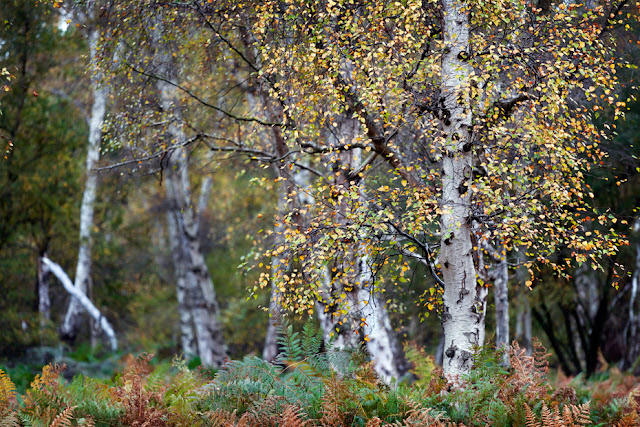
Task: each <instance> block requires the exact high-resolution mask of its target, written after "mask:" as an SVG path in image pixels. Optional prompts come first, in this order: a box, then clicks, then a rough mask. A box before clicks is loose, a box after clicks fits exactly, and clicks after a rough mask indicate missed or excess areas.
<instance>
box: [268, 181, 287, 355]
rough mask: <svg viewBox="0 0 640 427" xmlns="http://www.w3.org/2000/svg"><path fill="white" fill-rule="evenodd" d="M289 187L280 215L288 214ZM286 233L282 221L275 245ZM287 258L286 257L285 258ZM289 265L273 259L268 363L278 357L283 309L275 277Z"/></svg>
mask: <svg viewBox="0 0 640 427" xmlns="http://www.w3.org/2000/svg"><path fill="white" fill-rule="evenodd" d="M287 195H288V192H287V186H286V185H285V184H283V185H281V186H280V194H279V195H278V212H279V213H280V215H281V216H282V215H285V214H286V212H285V211H286V209H287V206H288V203H287ZM283 232H284V226H283V224H282V221H279V222H278V225H277V226H276V227H275V230H274V236H275V239H276V242H274V244H275V245H278V244H279V243H281V239H282V233H283ZM283 258H286V256H283ZM286 267H287V264H286V261H285V262H283V260H281V259H280V257H278V256H273V257H271V274H272V279H271V293H270V296H269V323H268V325H267V333H266V336H265V339H264V349H263V350H262V358H263V359H264V360H266V361H267V362H273V361H274V360H275V359H276V357H277V356H278V329H277V327H276V322H278V321H279V320H280V318H281V314H282V309H281V304H280V300H281V297H280V295H281V294H280V290H279V289H278V286H277V284H276V280H274V277H278V276H280V275H282V274H284V273H285V270H286Z"/></svg>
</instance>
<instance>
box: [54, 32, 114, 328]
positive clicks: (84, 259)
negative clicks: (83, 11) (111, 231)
mask: <svg viewBox="0 0 640 427" xmlns="http://www.w3.org/2000/svg"><path fill="white" fill-rule="evenodd" d="M99 39H100V29H99V27H96V28H94V29H92V30H91V32H90V33H89V54H90V57H91V61H92V67H91V68H92V72H93V76H92V79H91V82H92V88H93V105H92V108H91V117H90V120H89V146H88V149H87V161H86V170H87V179H86V182H85V189H84V194H83V196H82V205H81V207H80V247H79V251H78V263H77V266H76V276H75V286H76V287H77V288H78V289H79V290H80V291H81V292H82V293H84V294H86V293H87V290H88V289H89V285H90V280H91V247H92V238H91V229H92V228H93V212H94V206H95V200H96V191H97V188H98V173H97V172H96V171H95V170H94V166H95V164H96V162H97V161H98V160H99V159H100V141H101V138H102V124H103V122H104V116H105V110H106V103H107V96H108V88H107V87H105V86H104V85H103V78H102V75H101V73H99V71H98V67H97V64H96V61H97V57H98V52H97V50H98V41H99ZM81 313H82V307H81V305H80V304H79V302H78V300H77V299H75V298H71V300H70V302H69V308H68V309H67V313H66V315H65V318H64V321H63V323H62V326H61V328H60V334H61V336H62V337H63V338H64V339H67V340H74V339H75V337H76V334H77V330H78V327H79V323H80V315H81Z"/></svg>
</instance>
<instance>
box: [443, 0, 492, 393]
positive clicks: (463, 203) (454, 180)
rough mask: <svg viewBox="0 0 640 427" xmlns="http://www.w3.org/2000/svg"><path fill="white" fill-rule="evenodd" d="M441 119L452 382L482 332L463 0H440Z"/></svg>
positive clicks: (465, 367) (465, 368)
mask: <svg viewBox="0 0 640 427" xmlns="http://www.w3.org/2000/svg"><path fill="white" fill-rule="evenodd" d="M443 6H444V10H443V12H444V14H443V15H444V31H443V37H444V44H445V48H444V52H443V56H442V82H441V90H442V98H443V102H444V111H443V119H442V121H441V123H442V127H443V130H444V133H445V135H444V136H445V141H444V145H443V151H444V153H443V159H442V201H441V209H442V229H441V234H442V237H441V246H440V247H441V252H440V264H441V265H442V274H443V277H444V282H445V286H444V296H443V303H444V304H443V310H444V311H443V314H442V326H443V328H444V335H445V351H444V360H443V370H444V375H445V376H446V377H447V379H448V381H450V382H454V383H455V382H457V381H458V380H459V378H460V376H461V375H464V374H466V373H467V372H469V370H470V369H471V367H472V365H473V351H474V350H473V348H474V346H476V345H478V344H480V339H481V338H482V336H484V322H483V321H482V319H481V316H482V314H481V310H482V307H479V306H478V301H477V295H478V292H477V289H476V284H477V282H476V269H475V265H474V260H473V245H472V242H471V232H470V224H469V216H470V207H471V206H470V194H471V191H469V190H470V188H469V186H470V184H471V178H472V173H471V172H472V166H473V155H472V153H473V140H472V129H471V112H470V110H469V102H468V95H467V94H466V91H467V88H468V87H469V84H470V75H471V72H472V69H471V66H470V65H469V64H468V63H467V58H468V55H469V12H468V10H465V9H468V7H469V4H468V3H467V2H465V1H461V0H444V1H443Z"/></svg>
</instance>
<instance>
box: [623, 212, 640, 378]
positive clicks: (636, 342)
mask: <svg viewBox="0 0 640 427" xmlns="http://www.w3.org/2000/svg"><path fill="white" fill-rule="evenodd" d="M638 230H640V220H636V222H635V223H634V231H635V232H636V233H637V232H638ZM635 261H636V263H635V264H636V265H635V266H634V267H635V269H634V271H633V276H632V278H631V295H630V298H629V309H628V313H629V320H628V321H627V325H626V326H625V331H624V332H625V333H624V336H625V338H626V342H627V346H628V348H627V351H626V357H625V362H626V365H627V366H628V367H631V368H636V367H637V363H638V358H640V316H639V315H638V312H639V311H640V308H639V307H638V292H639V291H640V243H636V260H635Z"/></svg>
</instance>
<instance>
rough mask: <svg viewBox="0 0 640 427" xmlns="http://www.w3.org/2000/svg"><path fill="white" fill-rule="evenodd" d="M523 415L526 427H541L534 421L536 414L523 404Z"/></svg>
mask: <svg viewBox="0 0 640 427" xmlns="http://www.w3.org/2000/svg"><path fill="white" fill-rule="evenodd" d="M524 413H525V415H526V420H527V424H526V427H542V426H541V425H540V423H538V421H537V420H536V414H534V413H533V411H532V410H531V408H530V407H529V405H527V404H526V403H525V404H524Z"/></svg>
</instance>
